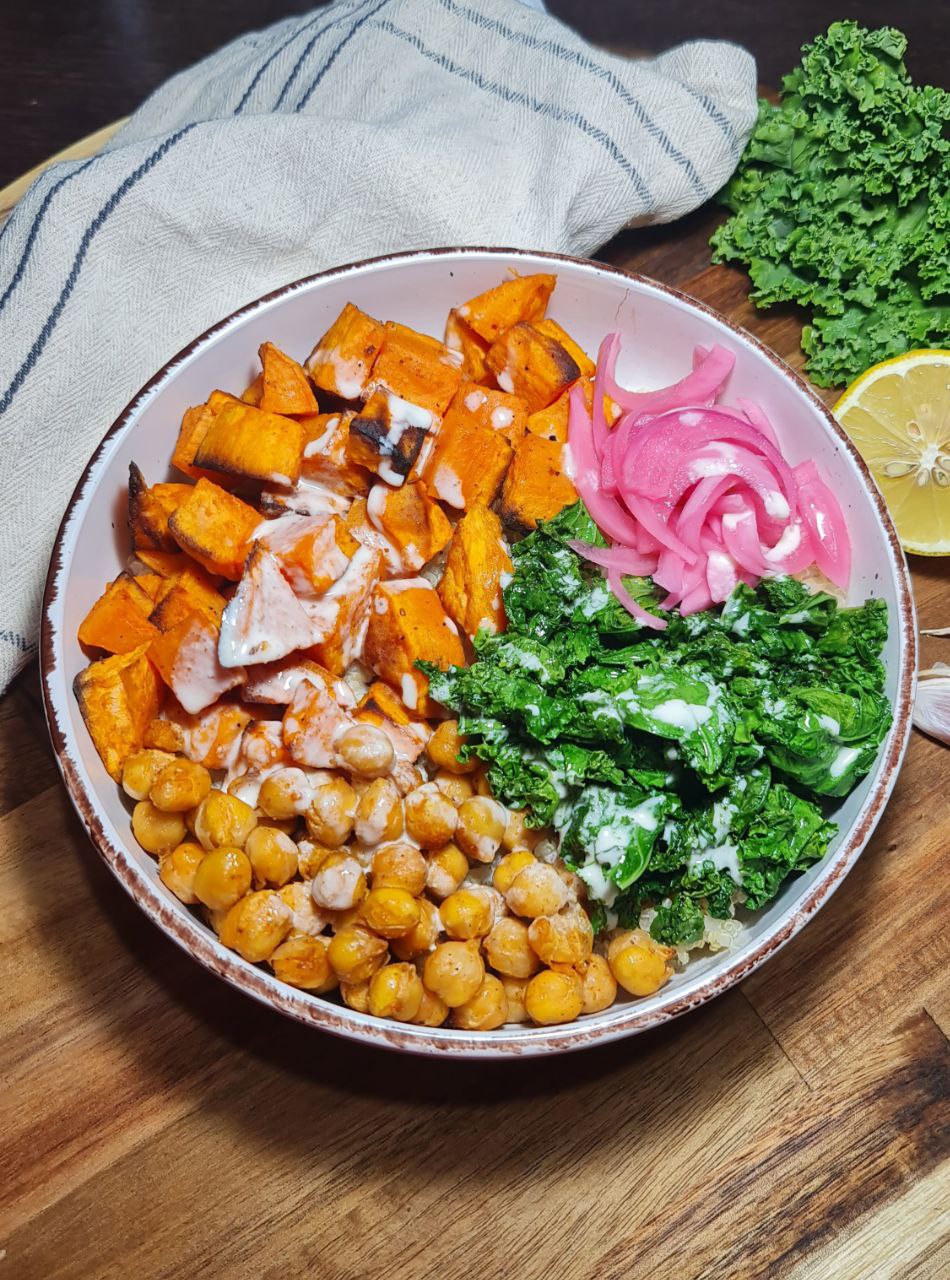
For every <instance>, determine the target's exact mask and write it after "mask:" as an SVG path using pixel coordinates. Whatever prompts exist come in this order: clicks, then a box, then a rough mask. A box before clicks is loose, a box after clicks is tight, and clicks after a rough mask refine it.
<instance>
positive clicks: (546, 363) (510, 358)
mask: <svg viewBox="0 0 950 1280" xmlns="http://www.w3.org/2000/svg"><path fill="white" fill-rule="evenodd" d="M485 360H486V362H487V364H488V367H489V369H491V371H492V373H494V375H495V377H496V379H497V381H498V385H499V387H501V389H502V391H507V392H509V394H511V395H517V396H520V397H521V399H522V400H524V402H525V404H526V405H527V406H528V412H529V413H537V411H538V410H539V409H546V408H547V406H548V405H549V404H553V403H554V401H555V400H556V399H557V398H558V396H559V395H560V394H561V392H562V391H565V390H566V389H567V388H568V387H569V386H570V385H571V384H572V383H574V382H576V381H577V379H578V378H579V377H580V373H581V371H580V369H579V368H578V367H577V362H576V361H575V360H574V357H573V356H572V355H570V354H569V352H567V351H566V350H565V349H564V347H562V346H561V344H560V343H559V342H557V341H556V340H555V339H554V338H551V337H549V336H548V334H546V333H541V332H540V330H538V329H536V328H535V327H534V325H531V324H523V323H522V324H516V325H514V326H513V327H512V328H511V329H507V330H506V331H505V332H504V333H503V334H502V335H501V337H500V338H498V340H497V341H496V342H494V343H493V344H492V345H491V346H490V347H489V348H488V355H487V356H486V357H485Z"/></svg>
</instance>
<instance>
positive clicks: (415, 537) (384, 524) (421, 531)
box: [366, 481, 452, 570]
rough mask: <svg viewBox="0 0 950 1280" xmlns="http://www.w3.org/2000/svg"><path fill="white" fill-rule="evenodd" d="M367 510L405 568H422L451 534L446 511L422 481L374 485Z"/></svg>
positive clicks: (444, 544)
mask: <svg viewBox="0 0 950 1280" xmlns="http://www.w3.org/2000/svg"><path fill="white" fill-rule="evenodd" d="M366 509H367V513H368V515H369V519H370V520H371V522H372V523H373V524H374V525H375V526H376V528H377V529H379V531H380V532H381V533H382V534H384V535H385V537H386V538H388V540H389V541H390V542H391V543H392V544H393V546H394V547H396V548H397V549H398V551H399V554H400V556H401V557H402V561H403V564H405V566H406V568H407V569H412V570H416V569H421V568H422V566H423V565H424V564H427V563H428V562H429V561H430V560H431V559H432V557H433V556H435V555H438V553H439V552H440V551H441V550H442V548H443V547H444V546H446V544H447V543H448V541H449V539H450V538H451V536H452V526H451V525H450V524H449V522H448V520H447V518H446V515H445V512H444V511H443V510H442V508H441V507H440V506H439V504H438V503H437V502H433V501H432V499H431V498H430V497H429V491H428V490H427V488H426V486H425V485H424V484H423V483H422V482H421V481H416V482H415V483H413V484H404V485H403V486H402V487H401V488H399V489H391V488H390V487H389V486H388V485H384V484H377V485H374V487H373V488H372V489H371V490H370V494H369V498H368V500H367V504H366Z"/></svg>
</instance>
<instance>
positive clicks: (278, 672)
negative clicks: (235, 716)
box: [241, 654, 317, 707]
mask: <svg viewBox="0 0 950 1280" xmlns="http://www.w3.org/2000/svg"><path fill="white" fill-rule="evenodd" d="M316 666H317V663H315V662H313V661H312V659H310V658H302V657H301V656H300V655H299V654H293V655H292V656H291V657H289V658H283V659H281V661H280V662H263V663H261V664H260V665H259V666H255V667H251V668H249V670H248V673H247V681H246V683H245V685H244V689H243V690H242V693H241V696H242V697H243V699H244V701H245V702H263V703H265V704H266V705H268V706H277V707H280V706H283V707H286V706H288V705H289V703H290V702H291V700H292V698H293V696H294V690H295V689H296V688H297V685H298V684H299V683H300V681H301V680H304V679H306V677H307V675H308V674H309V673H310V672H312V671H313V670H314V668H315V667H316Z"/></svg>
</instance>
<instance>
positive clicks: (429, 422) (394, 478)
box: [346, 391, 437, 486]
mask: <svg viewBox="0 0 950 1280" xmlns="http://www.w3.org/2000/svg"><path fill="white" fill-rule="evenodd" d="M436 425H437V422H436V418H435V415H434V414H433V413H432V412H431V411H430V410H428V409H423V408H421V407H420V406H419V405H415V404H410V403H409V402H408V401H406V400H402V399H401V398H400V397H398V396H396V395H391V394H388V393H387V392H384V391H377V392H376V393H375V395H372V396H371V397H370V398H369V400H367V402H366V404H365V405H364V406H363V408H362V410H361V411H360V412H359V413H358V414H357V415H356V417H355V418H351V419H350V422H349V426H348V428H347V442H346V452H347V457H348V458H349V460H350V462H351V463H355V464H357V465H358V466H361V467H365V468H366V469H367V470H369V471H373V472H375V473H376V475H378V476H379V477H380V479H381V480H385V481H386V483H387V484H391V485H397V486H398V485H401V484H402V482H403V481H404V480H405V478H406V476H407V475H409V473H410V471H411V470H412V467H413V464H414V463H415V461H416V459H417V458H418V456H419V451H420V449H421V448H422V446H423V443H424V442H425V441H426V440H427V438H428V436H429V433H430V432H431V431H432V430H433V428H434V427H435V426H436Z"/></svg>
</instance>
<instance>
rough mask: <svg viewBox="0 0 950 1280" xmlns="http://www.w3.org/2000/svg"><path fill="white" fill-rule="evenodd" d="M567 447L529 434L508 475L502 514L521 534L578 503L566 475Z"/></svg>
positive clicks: (503, 492)
mask: <svg viewBox="0 0 950 1280" xmlns="http://www.w3.org/2000/svg"><path fill="white" fill-rule="evenodd" d="M564 447H565V446H564V445H560V444H556V443H555V442H554V441H552V440H545V439H544V438H543V437H542V436H538V435H535V434H534V433H533V432H531V431H529V432H528V433H527V434H526V435H525V438H524V439H523V440H522V442H521V444H520V445H519V447H518V451H517V453H516V454H515V460H514V462H513V463H512V464H511V467H510V468H509V471H508V474H507V475H506V476H505V484H504V487H503V489H502V491H501V499H500V501H499V504H498V512H499V515H500V516H501V518H502V520H503V521H504V522H505V524H506V525H509V526H510V527H511V528H512V529H515V530H517V531H518V532H519V533H529V532H530V531H531V530H532V529H535V528H537V524H538V521H539V520H550V519H551V518H552V517H553V516H556V515H557V513H558V512H559V511H561V510H562V509H563V508H564V507H566V506H569V505H570V504H571V503H572V502H576V501H577V490H576V489H575V488H574V486H573V484H571V481H570V479H569V478H568V476H567V474H566V472H565V466H564Z"/></svg>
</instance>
